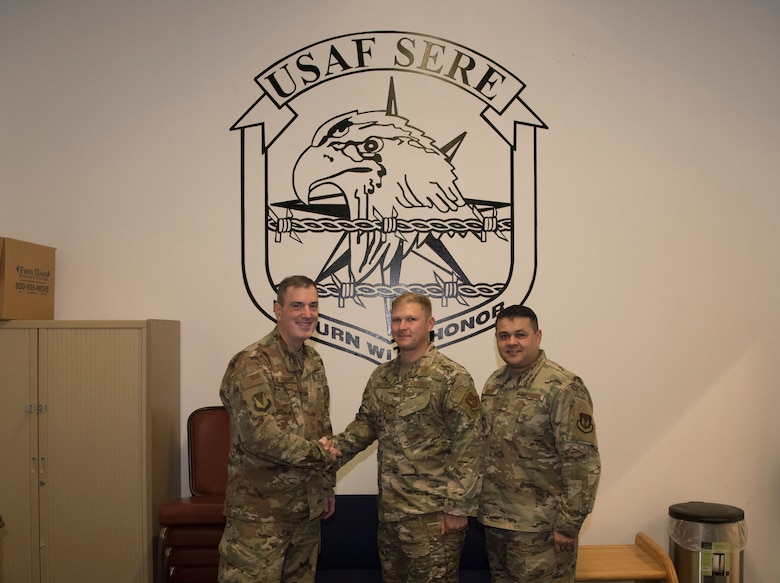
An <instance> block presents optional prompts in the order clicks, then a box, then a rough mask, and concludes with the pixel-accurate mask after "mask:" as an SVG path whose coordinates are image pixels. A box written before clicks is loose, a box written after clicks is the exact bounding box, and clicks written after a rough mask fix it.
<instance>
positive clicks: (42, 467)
mask: <svg viewBox="0 0 780 583" xmlns="http://www.w3.org/2000/svg"><path fill="white" fill-rule="evenodd" d="M40 461H41V463H40V464H39V465H38V475H40V477H41V478H40V481H39V482H38V483H39V484H40V485H41V486H45V485H46V458H45V457H41V460H40Z"/></svg>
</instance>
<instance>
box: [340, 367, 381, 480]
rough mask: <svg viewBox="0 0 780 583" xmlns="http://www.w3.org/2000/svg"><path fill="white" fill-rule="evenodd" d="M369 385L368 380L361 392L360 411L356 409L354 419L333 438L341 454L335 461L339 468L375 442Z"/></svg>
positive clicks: (374, 426)
mask: <svg viewBox="0 0 780 583" xmlns="http://www.w3.org/2000/svg"><path fill="white" fill-rule="evenodd" d="M371 384H372V383H371V379H370V378H369V380H368V383H367V384H366V388H365V389H364V390H363V398H362V400H361V403H360V409H358V412H357V415H355V419H353V420H352V421H351V422H350V424H349V425H347V427H346V429H344V431H342V432H341V433H339V434H337V435H334V436H333V444H334V445H335V446H336V447H337V448H338V449H339V450H341V453H342V454H343V455H342V457H340V458H338V460H337V461H336V463H337V464H338V466H339V467H341V466H343V465H344V464H346V463H347V462H348V461H349V460H351V459H352V458H353V457H355V456H356V455H357V454H358V453H360V452H361V451H363V450H364V449H366V448H367V447H368V446H369V445H371V444H372V443H374V441H375V440H376V435H377V434H376V425H375V423H374V420H373V413H372V406H371V401H372V399H371V390H370V387H371Z"/></svg>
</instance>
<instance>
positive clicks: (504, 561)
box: [485, 526, 577, 583]
mask: <svg viewBox="0 0 780 583" xmlns="http://www.w3.org/2000/svg"><path fill="white" fill-rule="evenodd" d="M485 546H486V548H487V555H488V562H489V563H490V575H491V577H492V581H493V583H532V582H533V583H574V571H575V566H576V563H577V549H576V548H575V549H574V550H573V551H564V552H561V553H556V552H555V550H554V548H553V533H552V531H550V532H516V531H512V530H505V529H503V528H495V527H492V526H486V527H485Z"/></svg>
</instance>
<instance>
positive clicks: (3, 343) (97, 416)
mask: <svg viewBox="0 0 780 583" xmlns="http://www.w3.org/2000/svg"><path fill="white" fill-rule="evenodd" d="M179 369H180V364H179V323H178V322H175V321H169V320H144V321H99V322H96V321H56V320H55V321H4V322H0V514H1V515H2V516H3V521H4V522H5V526H4V528H3V532H2V533H0V535H1V536H2V537H3V540H2V545H1V546H0V550H1V552H2V557H1V558H0V583H28V582H29V583H60V582H67V581H78V582H79V583H106V582H109V581H110V582H111V583H124V582H127V583H149V582H151V581H152V573H153V554H154V548H155V546H154V539H155V537H156V535H157V532H158V530H159V527H158V525H157V518H156V517H157V508H158V506H159V505H160V504H161V503H163V502H164V501H165V500H167V499H169V498H175V497H178V496H179V495H180V478H179V476H180V470H179V449H180V437H179V417H180V408H179V379H180V370H179Z"/></svg>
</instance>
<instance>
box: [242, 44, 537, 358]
mask: <svg viewBox="0 0 780 583" xmlns="http://www.w3.org/2000/svg"><path fill="white" fill-rule="evenodd" d="M410 37H414V38H415V39H425V42H434V41H435V42H437V43H438V42H442V43H447V46H448V47H450V46H452V47H458V48H459V50H462V51H463V52H468V53H469V54H471V55H476V56H477V57H481V58H483V59H484V57H482V56H481V55H479V53H476V51H473V50H471V49H468V48H466V47H463V46H462V45H458V44H457V43H453V42H451V41H445V40H444V39H439V38H437V37H432V36H430V35H420V34H417V33H402V32H369V33H359V34H354V35H343V36H340V37H333V38H331V39H327V40H324V41H320V42H318V43H315V44H312V45H309V47H306V48H305V49H301V50H300V51H296V52H295V53H292V54H291V55H288V56H287V57H285V58H284V59H281V60H280V61H277V63H275V64H274V65H272V66H271V67H268V68H267V69H266V70H265V71H264V72H263V73H260V74H259V75H258V76H257V77H256V81H257V82H258V84H259V85H260V86H261V88H263V89H264V91H263V93H262V94H261V96H260V97H259V98H258V99H257V100H256V101H255V103H254V104H253V105H252V106H251V107H250V108H249V109H248V110H247V111H246V112H245V113H244V114H243V115H242V116H241V118H240V119H239V120H238V121H237V122H236V123H235V124H234V125H233V126H232V127H231V128H230V129H231V130H238V131H239V132H240V138H241V264H242V275H243V279H244V285H245V287H246V290H247V293H248V295H249V297H250V299H251V301H252V303H253V304H254V305H255V306H256V307H257V309H258V310H260V312H261V313H263V314H264V315H265V316H266V317H268V318H269V319H270V320H271V321H275V319H274V316H273V312H272V306H273V300H274V299H275V296H276V291H275V289H276V283H277V282H278V280H280V279H281V277H284V276H285V275H290V274H291V273H306V271H302V270H296V269H292V270H291V271H290V272H289V273H284V274H283V275H282V276H281V277H279V278H278V279H275V277H274V274H273V273H272V270H271V268H270V264H271V261H270V259H271V257H270V256H269V247H270V246H271V244H272V241H273V240H274V239H276V240H277V241H278V239H279V237H280V236H281V235H282V233H287V234H289V233H290V232H291V231H292V226H291V224H292V223H294V220H291V218H290V217H286V216H283V215H281V214H280V213H279V212H278V209H274V208H272V206H271V204H272V203H273V201H272V200H271V197H270V196H269V186H268V185H269V151H270V149H271V148H273V147H274V144H275V143H277V139H279V138H280V136H282V134H283V133H284V132H285V131H287V129H288V128H290V126H291V125H292V124H293V123H294V122H295V121H296V119H297V118H298V117H299V114H298V113H297V112H296V111H295V110H294V109H293V107H292V104H293V103H294V101H295V99H296V98H298V97H300V95H301V94H303V93H304V91H310V90H312V89H314V88H316V87H317V86H318V85H319V83H312V84H311V85H310V86H308V87H307V88H306V89H305V90H304V91H300V92H299V93H297V94H295V95H291V96H287V98H286V99H283V98H282V97H283V96H280V95H279V94H278V91H277V92H276V93H275V91H274V89H273V87H271V86H269V84H268V83H267V82H266V83H263V82H261V80H262V79H264V78H266V79H267V78H268V72H269V71H273V70H279V68H280V67H281V66H283V65H282V64H287V63H290V62H292V61H293V60H294V59H295V58H296V56H297V55H300V54H302V53H304V54H307V53H308V54H311V53H315V54H316V52H317V50H320V51H323V50H327V48H328V47H329V49H330V51H331V53H332V51H333V50H334V47H336V49H335V50H336V51H337V52H338V50H339V49H338V47H343V46H345V43H346V44H349V42H350V41H351V42H353V43H354V42H355V38H361V39H365V38H372V39H377V38H379V39H380V40H381V41H382V42H384V44H382V43H381V42H380V43H378V44H379V45H381V46H380V48H386V47H387V46H391V44H392V42H393V41H394V40H396V39H398V38H410ZM396 42H397V40H396ZM376 52H377V53H379V52H381V51H380V50H379V49H377V50H376ZM486 61H488V62H489V63H491V66H493V67H495V68H496V69H499V66H498V65H497V64H495V63H492V61H489V60H487V59H486ZM383 64H384V65H387V62H384V63H382V62H380V63H378V66H376V67H366V69H365V71H366V72H367V71H369V70H370V71H377V70H383V71H388V74H389V75H393V76H399V75H403V74H414V73H417V71H408V70H404V69H399V68H397V67H396V68H393V67H389V66H382V65H383ZM360 72H363V71H360ZM505 74H507V75H508V73H506V72H505ZM512 77H513V79H514V81H515V87H517V88H518V89H517V91H516V93H514V94H512V95H511V97H510V98H506V99H505V102H504V103H503V104H502V105H501V107H499V108H496V107H495V104H487V105H486V106H485V107H484V109H483V110H482V111H481V113H480V114H479V117H480V118H481V119H482V120H483V123H486V124H487V126H489V127H490V128H491V129H492V131H493V132H495V134H496V135H497V136H498V138H499V139H500V140H502V141H503V142H504V143H505V145H506V147H507V148H508V150H509V152H510V156H509V159H510V163H509V165H508V166H509V167H508V168H507V170H506V172H507V173H508V175H509V200H508V206H507V208H508V216H506V217H504V218H503V220H501V221H498V222H500V223H501V225H499V224H497V221H492V222H491V221H490V220H487V221H485V225H486V226H485V228H486V229H490V228H493V229H499V228H503V229H504V230H505V232H506V233H507V234H508V245H509V254H508V257H509V259H508V265H507V276H506V280H505V281H504V282H501V284H500V285H498V286H497V287H494V288H493V289H494V290H495V293H492V294H491V295H485V296H484V297H480V298H479V299H478V300H477V301H476V302H475V303H474V304H473V305H467V306H464V309H462V310H458V311H457V312H453V313H448V314H447V315H444V316H442V317H437V318H436V320H437V322H436V327H435V330H434V341H435V343H436V344H437V346H439V347H440V348H443V347H445V346H448V345H450V344H454V343H456V342H461V341H463V340H466V339H469V338H471V337H474V336H476V335H478V334H480V333H482V332H484V331H486V330H489V329H492V323H493V320H494V317H495V314H496V313H497V312H498V311H499V310H500V308H501V307H502V306H504V305H509V304H515V303H524V302H525V300H526V299H527V298H528V296H529V294H530V292H531V290H532V288H533V284H534V281H535V277H536V270H537V255H538V254H537V238H536V223H537V220H536V211H537V206H536V196H537V190H536V189H537V180H536V156H537V131H538V130H539V129H547V126H546V125H545V124H544V122H542V121H541V120H540V119H539V118H538V117H537V116H536V114H535V113H534V112H533V111H532V110H531V109H530V108H529V107H528V106H527V105H526V104H525V103H524V102H523V100H521V99H520V97H519V92H520V91H521V90H522V89H523V87H524V84H523V83H522V82H521V81H520V80H519V79H517V78H515V77H514V76H512ZM339 78H340V76H339V75H336V76H334V77H333V78H329V79H325V80H323V81H321V82H325V81H328V82H331V81H335V80H336V79H339ZM448 82H450V84H451V85H453V83H451V81H448ZM461 89H463V88H462V87H461ZM483 101H484V100H483ZM349 109H351V104H347V105H346V106H345V107H344V110H345V111H346V110H349ZM293 219H294V217H293ZM307 274H308V273H307ZM438 283H440V284H441V285H440V286H439V287H437V286H434V287H433V288H430V287H428V286H426V287H425V289H424V290H420V289H414V290H412V291H424V292H425V293H426V295H429V297H431V301H432V303H433V304H434V312H435V315H437V314H436V311H437V302H439V303H440V304H441V305H443V306H446V305H447V302H448V301H452V299H451V298H452V295H453V294H454V293H457V291H455V292H453V291H452V289H448V288H451V287H452V286H449V285H448V282H443V281H441V282H438ZM454 287H457V286H454ZM432 289H433V291H432ZM318 290H319V292H320V298H321V303H322V300H323V299H325V298H329V297H334V296H339V295H340V294H342V291H341V290H340V289H338V288H334V287H333V286H323V285H320V284H319V283H318ZM383 290H384V291H383V293H385V294H386V295H388V296H389V297H392V296H394V295H397V293H400V292H401V291H405V289H404V287H403V286H400V287H399V286H396V287H394V288H389V289H385V288H383ZM340 299H342V300H343V298H340ZM376 320H377V321H381V320H382V316H379V315H377V317H376ZM384 320H385V323H386V324H387V326H388V331H387V334H386V335H385V334H384V333H383V332H384V331H382V332H378V331H376V330H372V329H369V328H367V327H365V326H360V325H356V324H355V323H353V322H350V321H348V320H347V319H345V318H339V317H336V316H335V315H334V311H330V312H325V313H322V312H321V313H320V322H319V324H318V333H317V334H315V335H314V336H313V337H312V340H313V341H315V342H319V343H321V344H324V345H327V346H331V347H333V348H335V349H338V350H341V351H345V352H348V353H351V354H353V355H355V356H359V357H361V358H364V359H366V360H369V361H370V362H373V363H375V364H378V363H380V362H382V361H385V360H389V359H390V358H391V354H392V348H391V346H392V339H391V338H390V337H389V309H386V310H385V313H384ZM336 332H337V333H336Z"/></svg>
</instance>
